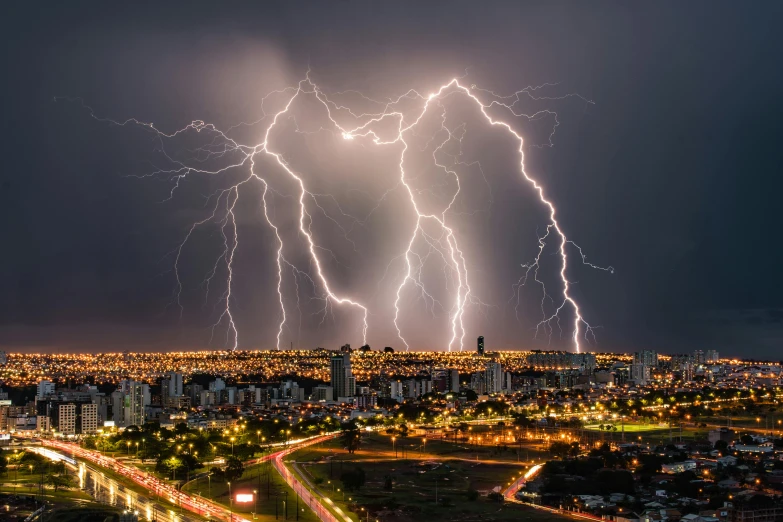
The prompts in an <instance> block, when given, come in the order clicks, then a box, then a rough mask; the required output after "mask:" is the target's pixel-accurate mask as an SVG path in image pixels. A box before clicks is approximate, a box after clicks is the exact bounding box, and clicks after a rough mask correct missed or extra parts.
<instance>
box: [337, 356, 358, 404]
mask: <svg viewBox="0 0 783 522" xmlns="http://www.w3.org/2000/svg"><path fill="white" fill-rule="evenodd" d="M331 385H332V389H333V390H334V394H335V396H336V397H335V398H337V397H351V396H352V395H351V393H352V392H353V393H355V391H356V380H354V379H353V375H352V373H351V355H350V354H349V353H342V354H339V355H334V356H333V357H332V360H331Z"/></svg>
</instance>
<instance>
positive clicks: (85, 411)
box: [36, 397, 98, 435]
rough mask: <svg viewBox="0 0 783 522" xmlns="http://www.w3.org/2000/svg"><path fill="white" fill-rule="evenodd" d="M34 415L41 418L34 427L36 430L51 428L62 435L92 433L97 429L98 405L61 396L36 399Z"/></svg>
mask: <svg viewBox="0 0 783 522" xmlns="http://www.w3.org/2000/svg"><path fill="white" fill-rule="evenodd" d="M36 415H37V416H38V417H40V418H41V419H42V422H41V423H39V425H38V426H37V428H36V429H37V430H38V431H49V430H50V429H51V430H54V431H57V432H59V433H62V434H64V435H77V434H81V433H83V434H93V433H95V432H97V431H98V405H97V404H95V403H93V402H90V401H89V400H88V401H84V400H78V399H77V400H72V399H62V397H56V398H51V397H50V398H48V399H43V400H38V401H37V402H36ZM43 419H45V420H43Z"/></svg>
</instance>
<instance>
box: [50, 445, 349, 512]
mask: <svg viewBox="0 0 783 522" xmlns="http://www.w3.org/2000/svg"><path fill="white" fill-rule="evenodd" d="M332 436H333V435H324V436H319V437H313V438H311V439H306V440H302V441H297V442H296V446H294V447H290V446H289V448H288V449H283V450H280V451H277V452H275V453H271V454H269V455H266V456H264V457H262V458H260V459H254V460H253V461H250V462H249V463H248V464H257V463H260V462H264V461H266V460H269V459H272V463H273V465H274V467H275V469H276V470H277V471H278V472H279V473H280V475H281V476H282V477H283V478H284V479H285V481H286V482H287V483H288V485H289V486H290V487H291V488H292V489H293V490H294V491H295V492H296V493H297V494H298V495H299V497H300V498H301V499H302V501H303V502H304V504H306V505H308V506H310V508H311V509H313V511H314V512H315V513H316V515H317V516H318V517H319V518H320V519H321V520H322V521H324V522H338V519H337V518H335V517H334V515H332V514H331V512H330V511H329V510H328V509H327V508H326V507H325V506H324V505H323V504H322V503H321V501H320V499H319V498H318V497H315V496H313V495H311V494H310V492H309V490H308V489H307V488H306V487H303V486H302V484H301V483H300V482H299V481H298V480H297V479H296V478H295V477H294V476H293V474H292V473H291V472H290V471H289V470H288V469H287V468H286V467H285V465H284V464H283V461H282V459H283V457H284V456H286V455H288V454H289V453H291V452H292V451H295V450H297V449H299V448H302V447H305V446H309V445H311V444H317V443H319V442H322V441H324V440H327V439H329V438H331V437H332ZM41 444H42V445H44V446H48V447H50V448H54V449H55V450H57V451H58V452H59V453H61V455H62V456H65V457H66V458H68V459H70V457H68V456H69V455H72V456H74V457H78V458H80V459H83V460H86V461H88V462H91V463H93V464H95V465H97V466H100V467H103V468H106V469H110V470H112V471H113V472H114V473H117V474H118V475H122V476H123V477H126V478H127V479H129V480H132V481H133V482H134V483H136V484H137V485H139V486H141V487H143V488H145V489H147V490H148V491H149V492H150V494H151V495H152V496H153V497H157V498H165V499H168V501H169V502H171V503H172V504H174V505H177V506H180V507H181V509H183V510H187V511H190V512H192V513H196V514H198V515H201V516H203V517H207V518H210V519H212V520H220V521H224V522H250V521H249V520H248V519H246V518H244V517H243V516H241V515H239V514H237V513H231V512H230V510H229V509H226V507H225V506H222V505H220V504H217V503H215V502H212V501H210V500H207V499H205V498H203V497H200V496H192V495H188V494H187V493H184V492H182V491H179V490H178V489H177V488H176V487H174V486H172V485H170V484H167V483H165V482H163V481H162V480H160V479H158V478H156V477H154V476H153V475H150V474H149V473H146V472H144V471H141V470H139V469H138V468H136V467H133V466H129V465H127V464H125V463H123V462H121V461H118V460H116V459H114V458H111V457H107V456H105V455H102V454H101V453H100V452H98V451H94V450H88V449H84V448H82V447H80V446H78V445H77V444H72V443H69V442H62V441H58V440H49V439H41ZM61 460H64V459H61ZM71 460H72V459H71ZM66 462H67V461H66ZM92 474H93V477H100V478H94V479H93V481H94V483H95V487H96V488H97V489H98V491H101V492H103V493H102V494H106V492H108V495H109V498H110V500H111V499H112V498H114V499H115V501H116V496H117V495H120V502H122V497H121V495H125V501H126V506H130V507H133V506H139V507H134V508H133V509H135V510H138V511H139V514H140V515H142V516H144V517H146V518H147V520H160V521H163V522H189V520H191V519H188V518H187V517H186V516H182V515H180V514H178V513H174V512H173V511H171V510H170V509H169V511H168V513H164V512H162V511H158V510H156V508H155V506H156V505H157V504H155V503H154V502H152V503H151V502H149V501H148V500H147V499H144V498H143V497H140V496H138V495H136V494H135V493H134V492H132V491H130V490H127V488H122V486H121V484H118V483H117V482H116V481H114V480H113V479H108V478H107V477H105V475H104V474H103V473H102V472H101V471H99V470H96V469H94V468H93V469H92ZM112 488H116V490H115V489H112ZM120 488H122V489H120ZM115 491H116V493H115ZM142 501H143V502H144V506H143V509H142V508H141V504H142ZM159 507H160V506H158V508H159ZM164 516H166V518H164ZM155 517H157V519H156V518H155ZM346 520H350V519H349V518H348V517H346Z"/></svg>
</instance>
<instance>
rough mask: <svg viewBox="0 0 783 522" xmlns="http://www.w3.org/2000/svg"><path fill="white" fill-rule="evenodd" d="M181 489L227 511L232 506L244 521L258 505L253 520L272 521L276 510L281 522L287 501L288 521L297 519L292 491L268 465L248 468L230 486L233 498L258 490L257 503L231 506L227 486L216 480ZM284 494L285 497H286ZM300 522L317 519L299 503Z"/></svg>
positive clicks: (309, 521)
mask: <svg viewBox="0 0 783 522" xmlns="http://www.w3.org/2000/svg"><path fill="white" fill-rule="evenodd" d="M183 490H184V491H186V492H188V493H190V494H192V495H193V494H198V495H203V496H204V497H207V498H209V497H210V495H211V498H212V500H213V501H214V502H218V503H220V504H223V505H225V506H226V508H227V509H228V508H229V507H231V505H233V509H234V512H235V513H242V514H243V515H245V518H249V519H252V518H253V515H252V513H253V512H254V511H255V509H256V505H257V506H258V512H257V513H256V517H257V518H256V519H257V520H259V521H261V522H268V521H271V520H275V510H277V513H278V516H279V517H280V518H279V520H283V518H284V513H285V505H284V501H286V498H287V502H288V519H289V520H293V519H294V518H295V517H296V507H297V497H296V494H295V493H294V491H293V490H292V489H291V488H289V487H288V485H287V484H286V483H285V481H283V478H282V477H281V476H280V474H279V473H278V472H277V470H276V469H274V468H273V467H272V466H271V465H270V464H268V463H263V464H259V465H256V466H251V467H249V468H246V469H245V472H244V473H243V474H242V478H240V479H239V480H236V481H234V482H232V483H231V493H232V494H233V496H234V498H236V494H237V493H253V490H256V491H258V494H257V498H258V503H257V504H256V503H255V502H250V503H246V504H244V503H243V504H237V503H236V502H234V503H233V504H231V505H230V503H229V496H228V485H227V484H226V483H225V482H220V481H217V480H212V481H209V480H207V479H206V478H200V479H198V480H194V481H191V482H189V483H187V484H186V485H185V486H184V487H183ZM286 493H287V497H286ZM299 520H300V522H317V521H318V517H317V516H316V515H315V513H314V512H313V511H312V510H311V509H309V507H308V506H306V505H304V504H302V502H301V500H300V501H299Z"/></svg>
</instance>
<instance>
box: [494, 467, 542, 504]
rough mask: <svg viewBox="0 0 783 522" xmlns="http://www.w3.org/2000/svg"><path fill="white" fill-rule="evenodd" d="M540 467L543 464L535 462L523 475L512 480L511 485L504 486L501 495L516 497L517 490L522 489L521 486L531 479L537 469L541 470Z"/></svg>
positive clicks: (512, 498) (509, 497)
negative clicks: (504, 488)
mask: <svg viewBox="0 0 783 522" xmlns="http://www.w3.org/2000/svg"><path fill="white" fill-rule="evenodd" d="M542 467H543V466H542V465H541V464H536V465H535V466H533V467H532V468H530V469H529V470H527V471H526V472H525V474H524V475H522V476H521V477H519V478H518V479H517V480H515V481H514V482H512V483H511V485H510V486H509V487H508V488H506V490H505V491H504V492H503V496H504V497H506V498H507V499H509V500H514V499H516V498H517V497H516V495H517V491H519V490H520V489H522V486H524V485H525V483H526V482H527V481H528V480H530V479H532V478H533V477H534V476H535V475H536V474H537V473H538V472H539V471H541V468H542Z"/></svg>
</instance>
